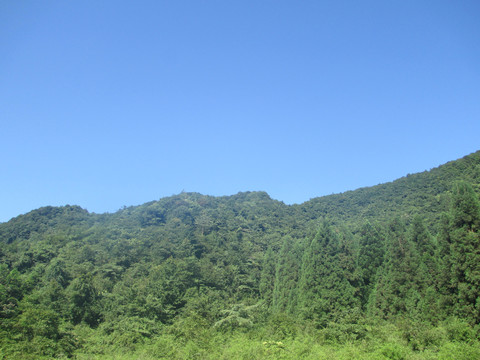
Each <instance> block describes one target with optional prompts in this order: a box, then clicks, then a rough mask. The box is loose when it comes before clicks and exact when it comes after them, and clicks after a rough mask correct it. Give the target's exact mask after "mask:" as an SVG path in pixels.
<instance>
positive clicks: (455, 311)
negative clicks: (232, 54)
mask: <svg viewBox="0 0 480 360" xmlns="http://www.w3.org/2000/svg"><path fill="white" fill-rule="evenodd" d="M479 190H480V152H476V153H474V154H471V155H468V156H466V157H464V158H462V159H459V160H456V161H452V162H449V163H447V164H445V165H442V166H439V167H438V168H435V169H432V170H430V171H425V172H422V173H418V174H413V175H408V176H406V177H403V178H401V179H398V180H396V181H393V182H390V183H386V184H381V185H377V186H372V187H368V188H362V189H358V190H355V191H348V192H345V193H342V194H336V195H330V196H325V197H320V198H315V199H312V200H310V201H308V202H305V203H303V204H300V205H285V204H284V203H282V202H280V201H276V200H273V199H271V198H270V196H269V195H268V194H267V193H265V192H244V193H238V194H236V195H232V196H224V197H212V196H206V195H201V194H197V193H181V194H178V195H175V196H171V197H166V198H163V199H160V200H158V201H152V202H149V203H146V204H143V205H140V206H132V207H126V208H123V209H121V210H119V211H117V212H116V213H113V214H94V213H88V212H87V211H86V210H84V209H82V208H81V207H79V206H69V205H67V206H63V207H43V208H40V209H37V210H33V211H31V212H29V213H27V214H25V215H20V216H18V217H16V218H13V219H12V220H10V221H8V222H6V223H2V224H0V243H1V244H2V246H1V248H0V320H1V323H0V353H1V354H7V355H6V356H7V358H22V359H25V358H29V356H30V357H31V358H39V357H41V356H44V357H45V358H51V357H62V356H63V357H77V358H91V356H94V357H100V358H101V357H102V356H107V355H108V354H117V356H119V354H130V355H128V356H133V357H139V356H140V355H139V354H140V353H141V352H143V355H142V356H144V357H145V358H195V357H196V358H205V359H207V358H237V355H238V358H242V356H243V355H242V356H240V354H244V353H243V352H242V351H246V350H245V349H250V350H251V351H254V352H255V351H256V352H257V353H256V354H257V355H255V356H254V357H257V358H259V357H260V358H269V357H270V358H279V357H280V358H281V357H282V356H283V358H298V356H300V355H299V354H300V353H299V352H300V351H307V352H308V351H310V352H309V353H308V354H309V356H311V357H312V358H315V357H318V356H320V355H321V354H324V353H322V351H327V350H328V349H327V348H326V346H333V345H335V346H337V345H338V346H340V347H338V348H337V350H338V351H339V352H340V353H341V352H342V351H343V349H344V348H343V346H344V345H345V344H346V343H349V342H354V344H357V345H354V346H355V350H354V351H357V352H358V354H359V355H358V356H359V357H360V355H361V356H364V357H365V358H372V357H376V358H407V354H408V356H410V357H411V356H416V357H415V358H423V356H425V358H432V357H428V356H434V355H432V354H437V355H438V354H444V355H445V354H446V355H445V356H446V358H448V357H449V356H450V355H451V354H457V353H456V352H455V351H457V350H456V348H455V346H456V345H455V344H457V343H461V344H462V349H463V350H462V351H463V353H465V354H467V353H468V351H471V353H468V354H470V355H471V354H478V355H479V356H480V345H479V343H478V333H477V331H478V329H479V324H480V308H479V307H478V304H479V303H480V286H479V285H478V284H480V281H479V279H478V274H480V265H479V264H480V256H479V255H478V254H479V253H480V241H479V239H480V233H479V230H480V205H479V202H478V192H479ZM452 316H454V318H452ZM387 333H391V334H393V335H391V336H390V337H388V336H386V334H387ZM307 340H308V341H310V342H312V344H316V345H315V346H318V348H317V350H315V351H317V352H316V353H315V352H314V350H312V349H314V348H315V346H313V345H312V346H307V348H308V349H310V350H306V349H305V348H302V349H303V350H299V349H300V347H301V346H300V344H302V343H305V341H307ZM283 341H287V342H288V341H290V343H291V349H285V348H284V346H283V345H282V346H280V345H279V344H280V343H281V344H283V343H282V342H283ZM356 341H359V342H358V343H357V342H356ZM176 343H181V344H184V345H185V348H182V349H179V348H178V346H175V345H174V344H176ZM361 343H368V344H370V345H369V346H370V347H367V348H362V347H361V346H360V345H359V344H361ZM222 344H223V345H222ZM226 344H229V345H228V346H227V345H226ZM442 344H443V345H442ZM445 344H447V345H445ZM235 346H239V348H241V349H242V350H241V351H240V350H239V351H240V352H239V354H236V355H232V354H230V355H228V354H229V351H230V350H229V349H230V348H232V347H235ZM295 346H297V348H295ZM189 347H190V348H189ZM252 347H253V348H252ZM188 349H190V350H188ZM326 349H327V350H326ZM465 349H466V350H465ZM287 350H288V351H287ZM337 350H335V351H337ZM332 351H333V350H332ZM352 351H353V350H352ZM289 352H291V357H289V356H290V355H288V353H289ZM133 354H136V355H133ZM194 354H197V355H194ZM198 354H203V355H198ZM389 354H390V355H389ZM402 354H403V355H402ZM244 355H245V356H246V357H248V356H247V355H246V354H244ZM324 355H325V354H324ZM324 355H322V356H324ZM457 355H458V354H457ZM470 355H469V356H470ZM112 356H114V355H112ZM128 356H127V357H126V358H128ZM252 356H253V355H252ZM325 356H326V355H325ZM339 356H340V355H339ZM342 356H344V355H342ZM345 356H346V355H345ZM402 356H403V357H402ZM0 358H2V357H1V356H0ZM107 358H108V357H107ZM470 358H472V357H470Z"/></svg>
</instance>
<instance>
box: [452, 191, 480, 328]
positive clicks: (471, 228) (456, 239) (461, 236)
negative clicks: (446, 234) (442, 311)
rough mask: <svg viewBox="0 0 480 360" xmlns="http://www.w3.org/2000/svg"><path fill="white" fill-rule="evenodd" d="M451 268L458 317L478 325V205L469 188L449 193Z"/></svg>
mask: <svg viewBox="0 0 480 360" xmlns="http://www.w3.org/2000/svg"><path fill="white" fill-rule="evenodd" d="M451 219H452V221H451V228H450V238H451V252H450V256H451V258H450V264H451V274H452V282H453V285H454V286H453V287H454V293H455V295H456V296H455V301H456V304H455V308H456V313H457V314H458V315H459V316H462V317H465V318H466V319H468V320H469V321H470V322H471V323H479V322H480V232H479V231H480V205H479V201H478V198H477V195H476V194H475V192H474V191H473V189H472V187H471V186H470V185H469V184H467V183H465V182H459V183H457V184H455V186H454V188H453V191H452V209H451Z"/></svg>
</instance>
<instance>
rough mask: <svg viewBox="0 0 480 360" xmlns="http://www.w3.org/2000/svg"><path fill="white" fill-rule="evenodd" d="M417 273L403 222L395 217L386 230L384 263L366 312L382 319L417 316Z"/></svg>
mask: <svg viewBox="0 0 480 360" xmlns="http://www.w3.org/2000/svg"><path fill="white" fill-rule="evenodd" d="M418 270H419V267H418V256H417V253H416V249H415V244H414V243H413V242H411V241H410V240H409V239H408V237H407V233H406V227H405V224H404V222H403V221H402V220H401V219H398V218H397V219H395V220H394V221H392V222H391V223H390V225H389V228H388V232H387V238H386V251H385V258H384V263H383V266H382V268H381V270H380V271H379V274H378V279H377V282H376V285H375V289H374V291H373V292H372V294H371V296H370V299H369V305H368V307H369V311H370V313H371V314H372V315H379V316H381V317H384V318H389V317H392V316H396V315H399V314H408V315H409V316H411V317H412V316H415V315H418V312H419V310H418V303H419V302H420V300H421V296H422V295H421V288H422V285H421V282H422V276H421V275H420V276H419V274H418Z"/></svg>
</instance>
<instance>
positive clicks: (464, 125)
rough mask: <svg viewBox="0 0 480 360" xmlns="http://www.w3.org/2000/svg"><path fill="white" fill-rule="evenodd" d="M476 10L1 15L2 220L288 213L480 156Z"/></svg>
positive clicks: (402, 5) (199, 9) (38, 5)
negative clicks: (175, 211)
mask: <svg viewBox="0 0 480 360" xmlns="http://www.w3.org/2000/svg"><path fill="white" fill-rule="evenodd" d="M479 15H480V2H478V1H475V0H473V1H442V0H438V1H417V0H415V1H404V0H402V1H383V0H382V1H380V0H379V1H368V0H367V1H353V0H352V1H319V0H316V1H301V2H300V1H273V0H265V1H262V0H261V1H258V0H256V1H249V0H242V1H223V0H222V1H220V0H219V1H207V0H197V1H118V0H117V1H42V2H39V1H29V0H25V1H1V2H0V151H1V169H2V170H1V176H0V204H1V205H0V221H7V220H9V219H10V218H11V217H14V216H17V215H19V214H22V213H26V212H28V211H30V210H33V209H35V208H38V207H40V206H45V205H65V204H77V205H80V206H82V207H84V208H86V209H87V210H89V211H92V212H97V213H102V212H114V211H116V210H118V209H119V208H120V207H122V206H124V205H127V206H129V205H139V204H142V203H144V202H147V201H151V200H157V199H159V198H161V197H165V196H170V195H172V194H178V193H179V192H181V191H189V192H190V191H194V192H200V193H203V194H208V195H231V194H235V193H237V192H239V191H253V190H263V191H267V192H268V193H269V194H270V196H272V197H273V198H274V199H278V200H282V201H284V202H285V203H288V204H291V203H301V202H304V201H307V200H309V199H310V198H313V197H317V196H322V195H329V194H332V193H338V192H343V191H347V190H353V189H356V188H359V187H364V186H372V185H376V184H379V183H383V182H387V181H392V180H395V179H396V178H399V177H402V176H404V175H406V174H407V173H415V172H419V171H423V170H428V169H430V168H433V167H436V166H438V165H440V164H443V163H445V162H447V161H449V160H454V159H457V158H460V157H463V156H464V155H467V154H469V153H471V152H474V151H476V150H479V149H480V146H479V139H480V41H479V39H480V21H479Z"/></svg>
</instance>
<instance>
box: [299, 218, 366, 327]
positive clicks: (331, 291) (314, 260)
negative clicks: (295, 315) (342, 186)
mask: <svg viewBox="0 0 480 360" xmlns="http://www.w3.org/2000/svg"><path fill="white" fill-rule="evenodd" d="M340 236H341V235H340V234H339V231H338V229H336V228H333V227H332V226H331V225H330V224H329V223H327V222H323V224H322V225H321V226H320V229H319V230H318V232H317V234H316V235H315V237H314V238H313V240H312V241H311V243H310V245H309V246H308V248H307V249H306V250H305V254H304V257H303V261H302V273H301V278H300V283H299V292H298V294H299V309H300V313H301V315H302V317H303V318H304V319H309V320H312V321H313V322H314V323H315V324H316V326H319V327H323V326H326V325H327V324H328V322H330V321H334V320H336V319H338V318H341V317H343V315H344V314H345V312H349V311H351V310H352V309H354V308H357V307H358V305H359V302H358V299H357V298H356V297H355V294H356V289H355V287H354V286H353V285H352V284H351V283H350V282H349V277H350V276H348V275H347V274H348V271H350V270H349V269H351V268H352V266H351V265H350V262H347V263H345V262H344V261H343V259H342V256H343V255H345V254H344V250H343V251H342V248H341V246H340V241H341V240H340Z"/></svg>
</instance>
